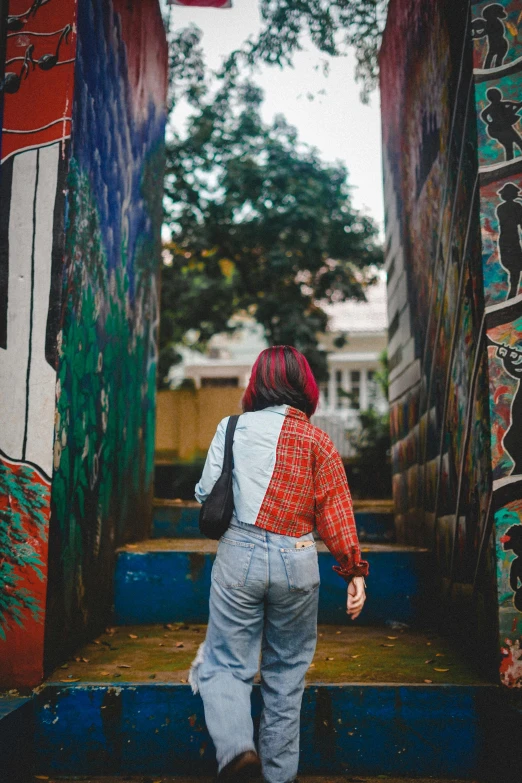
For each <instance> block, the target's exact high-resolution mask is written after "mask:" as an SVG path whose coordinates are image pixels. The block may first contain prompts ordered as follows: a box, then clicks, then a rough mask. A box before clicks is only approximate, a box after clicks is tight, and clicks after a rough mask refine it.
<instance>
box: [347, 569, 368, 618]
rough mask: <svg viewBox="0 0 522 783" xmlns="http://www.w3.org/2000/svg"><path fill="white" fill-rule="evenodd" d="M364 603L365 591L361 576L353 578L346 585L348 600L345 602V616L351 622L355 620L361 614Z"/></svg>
mask: <svg viewBox="0 0 522 783" xmlns="http://www.w3.org/2000/svg"><path fill="white" fill-rule="evenodd" d="M365 601H366V590H365V586H364V577H363V576H354V577H353V579H352V581H351V582H350V584H349V585H348V598H347V601H346V614H348V615H349V616H350V617H351V618H352V620H356V619H357V617H359V615H360V614H361V612H362V608H363V606H364V602H365Z"/></svg>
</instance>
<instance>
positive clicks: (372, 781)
mask: <svg viewBox="0 0 522 783" xmlns="http://www.w3.org/2000/svg"><path fill="white" fill-rule="evenodd" d="M78 780H82V781H83V783H121V781H125V783H151V781H150V778H148V777H147V778H144V777H143V775H136V776H135V775H125V776H121V775H110V776H106V775H103V776H102V777H99V776H95V777H93V776H92V775H89V778H88V779H86V778H84V777H83V776H82V777H81V778H78V777H76V776H75V777H73V778H64V777H60V783H78ZM156 780H157V783H214V780H215V779H214V778H212V777H188V776H185V777H181V776H179V775H176V776H174V777H171V776H170V775H167V777H165V776H164V775H162V776H161V777H160V778H157V779H156ZM411 780H412V778H409V779H408V780H405V779H404V778H403V777H400V778H397V777H388V775H386V780H385V783H411ZM38 781H39V778H38V777H36V776H35V778H34V779H33V783H38ZM352 781H353V783H383V776H382V775H380V776H379V777H377V778H375V777H371V778H369V777H366V776H365V777H364V780H362V779H361V778H357V779H356V780H354V779H353V778H347V777H346V775H342V776H341V775H339V776H336V775H328V776H327V777H324V776H316V775H313V776H312V775H299V783H352ZM415 783H469V780H463V779H462V778H459V779H458V780H457V778H451V780H450V779H449V778H444V779H442V778H415Z"/></svg>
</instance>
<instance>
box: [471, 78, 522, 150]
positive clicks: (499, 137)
mask: <svg viewBox="0 0 522 783" xmlns="http://www.w3.org/2000/svg"><path fill="white" fill-rule="evenodd" d="M486 97H487V99H488V101H489V104H488V105H487V106H486V108H485V109H484V110H483V111H482V112H481V115H480V117H481V119H482V121H483V122H485V123H486V126H487V133H488V136H489V137H490V139H494V140H495V141H498V142H500V144H502V146H503V147H504V150H505V153H506V160H513V158H514V157H515V147H518V148H519V150H520V151H522V137H521V136H520V135H519V134H518V133H517V131H516V130H515V125H517V123H518V122H519V121H520V117H519V115H518V112H519V111H520V109H522V102H520V101H504V100H502V97H503V96H502V92H501V91H500V90H499V89H497V88H496V87H491V88H490V89H489V90H488V91H487V93H486Z"/></svg>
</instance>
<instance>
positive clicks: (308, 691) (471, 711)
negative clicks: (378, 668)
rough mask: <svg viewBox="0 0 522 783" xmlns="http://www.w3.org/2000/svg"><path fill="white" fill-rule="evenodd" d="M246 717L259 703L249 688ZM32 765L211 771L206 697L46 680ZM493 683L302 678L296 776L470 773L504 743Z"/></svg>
mask: <svg viewBox="0 0 522 783" xmlns="http://www.w3.org/2000/svg"><path fill="white" fill-rule="evenodd" d="M252 708H253V717H254V721H255V723H256V724H258V721H259V716H260V711H261V694H260V690H259V686H257V685H256V686H254V691H253V699H252ZM35 711H36V736H35V749H36V768H37V769H38V770H39V771H40V773H41V774H45V775H78V774H82V775H95V774H98V775H100V774H108V773H111V774H118V773H120V774H121V773H123V772H125V773H129V774H138V773H141V774H151V775H158V777H159V776H161V775H165V774H191V775H194V774H200V775H204V774H207V775H211V774H213V772H214V771H215V757H214V751H213V746H212V742H211V740H210V737H209V736H208V734H207V730H206V727H205V722H204V715H203V705H202V702H201V699H200V698H199V696H194V695H193V694H192V692H191V690H190V687H189V686H187V685H178V684H176V683H122V684H119V683H108V684H104V685H102V684H88V683H76V684H71V685H63V684H48V685H46V686H45V687H44V688H43V689H42V690H41V691H40V692H39V693H38V694H37V696H36V699H35ZM501 714H502V713H501V705H500V704H499V689H498V688H497V687H496V686H493V685H471V686H465V685H464V686H459V685H410V684H378V685H373V684H356V685H349V684H338V685H335V684H331V685H328V684H319V683H316V684H309V685H307V686H306V688H305V692H304V697H303V705H302V713H301V765H300V768H301V771H302V773H303V774H316V775H317V774H337V775H340V774H352V775H379V774H382V773H383V772H385V773H386V774H387V775H396V776H399V775H404V776H415V775H417V776H422V775H424V776H439V777H462V778H466V777H472V776H475V775H478V773H479V770H480V771H483V770H484V768H485V764H486V761H487V754H489V752H490V747H491V749H492V750H494V748H495V744H494V743H495V742H498V745H497V747H500V746H501V740H502V737H501V736H498V733H497V732H495V731H494V728H495V718H496V717H497V716H499V715H501Z"/></svg>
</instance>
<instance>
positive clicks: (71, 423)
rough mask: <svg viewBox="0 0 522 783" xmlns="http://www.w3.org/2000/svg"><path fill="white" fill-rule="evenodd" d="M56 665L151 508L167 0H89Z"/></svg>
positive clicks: (53, 580) (49, 626)
mask: <svg viewBox="0 0 522 783" xmlns="http://www.w3.org/2000/svg"><path fill="white" fill-rule="evenodd" d="M77 34H78V42H77V55H76V81H75V83H76V87H75V93H74V104H73V107H72V124H73V133H72V138H71V151H70V161H69V172H68V196H67V225H66V236H65V270H64V288H63V299H62V320H61V331H60V334H59V336H58V356H59V358H58V380H57V394H56V397H57V404H56V416H55V428H56V434H55V444H54V455H53V458H54V476H53V483H52V517H51V530H50V540H49V563H50V568H49V588H48V597H47V601H48V605H47V623H46V661H47V663H48V665H52V664H53V662H55V661H57V660H60V659H61V658H62V657H63V655H64V654H65V653H66V652H68V651H70V650H72V648H73V647H74V646H75V645H77V644H78V641H79V640H80V639H81V638H82V637H85V636H86V635H87V634H88V633H92V631H93V630H94V628H95V627H99V624H100V622H102V620H103V616H104V615H105V618H108V617H109V613H110V610H111V605H112V573H113V565H114V561H113V552H114V548H115V546H117V545H119V544H122V543H123V542H125V541H129V540H131V539H133V538H137V537H143V536H144V535H146V533H147V531H148V526H149V522H150V519H149V517H150V513H151V507H152V503H151V501H152V478H153V459H154V418H155V379H156V337H157V334H156V331H157V326H158V318H159V313H158V300H157V270H158V259H159V257H160V246H159V243H160V226H161V203H162V192H163V186H162V182H163V164H164V143H163V137H164V127H165V92H166V74H167V52H166V43H165V33H164V29H163V23H162V20H161V15H160V11H159V6H158V3H157V0H142V2H140V3H137V4H129V3H128V2H126V0H112V2H107V1H106V0H89V2H83V3H79V4H78V15H77Z"/></svg>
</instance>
